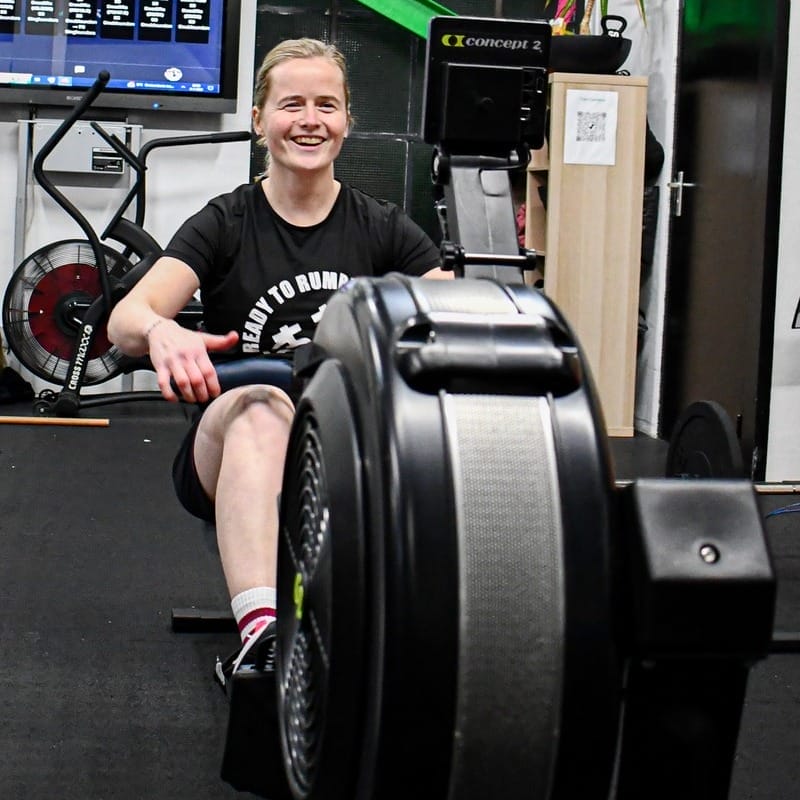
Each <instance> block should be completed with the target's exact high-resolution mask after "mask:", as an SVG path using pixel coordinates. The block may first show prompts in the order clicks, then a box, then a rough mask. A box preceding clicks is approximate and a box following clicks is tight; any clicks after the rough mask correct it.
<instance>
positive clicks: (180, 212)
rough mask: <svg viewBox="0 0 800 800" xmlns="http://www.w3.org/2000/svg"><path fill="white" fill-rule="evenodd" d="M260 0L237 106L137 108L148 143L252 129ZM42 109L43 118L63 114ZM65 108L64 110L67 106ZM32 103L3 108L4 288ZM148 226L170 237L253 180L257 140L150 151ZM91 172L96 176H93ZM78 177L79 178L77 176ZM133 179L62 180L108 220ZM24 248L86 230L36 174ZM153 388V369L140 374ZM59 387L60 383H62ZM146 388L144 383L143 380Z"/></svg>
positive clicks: (0, 209) (245, 47) (246, 27)
mask: <svg viewBox="0 0 800 800" xmlns="http://www.w3.org/2000/svg"><path fill="white" fill-rule="evenodd" d="M255 18H256V0H242V14H241V43H240V56H239V102H238V106H237V110H236V112H235V113H233V114H222V115H208V114H191V113H178V112H173V113H171V114H170V115H163V116H162V115H159V114H158V112H131V113H130V115H129V117H128V120H127V121H128V122H130V123H133V124H141V125H143V132H142V143H144V142H146V141H148V140H150V139H154V138H159V137H163V136H171V135H185V134H191V133H201V132H207V131H217V130H247V129H249V128H250V107H251V98H252V86H253V51H254V43H255ZM58 113H59V112H58V111H56V112H54V114H53V115H51V114H49V113H48V112H47V111H42V112H40V114H39V117H40V118H42V119H46V118H51V116H53V117H55V115H56V114H58ZM60 113H61V114H62V115H63V114H64V112H60ZM28 114H29V112H28V108H27V107H26V106H19V107H14V106H5V107H3V108H0V179H1V180H2V185H3V189H4V191H3V192H0V294H2V293H4V292H5V287H6V285H7V283H8V281H9V279H10V278H11V275H12V274H13V271H14V269H15V268H16V266H17V264H15V263H14V262H15V259H14V228H15V224H14V223H15V213H16V205H17V203H16V195H17V163H18V159H17V147H18V138H19V137H18V127H19V126H18V123H17V120H18V119H23V120H24V119H28ZM148 166H149V168H148V172H147V187H148V194H147V217H146V221H145V226H146V228H147V229H148V230H149V231H150V233H152V234H153V235H154V236H155V237H156V239H157V240H158V241H159V242H161V243H162V244H166V243H167V241H168V239H169V238H170V236H171V235H172V233H173V232H174V230H175V229H176V228H177V227H178V225H179V224H180V223H181V222H182V221H183V220H184V219H185V218H186V217H187V216H188V215H189V214H191V213H192V212H194V211H196V210H198V209H199V208H200V207H201V206H202V205H203V204H204V203H205V201H206V200H208V199H209V198H211V197H213V196H215V195H217V194H220V193H221V192H225V191H228V190H229V189H232V188H233V187H234V186H236V185H238V184H241V183H245V182H247V181H248V180H249V170H250V144H249V142H236V143H233V144H224V145H199V146H194V147H184V148H167V149H164V150H155V151H153V153H152V156H151V157H150V158H149V159H148ZM89 179H90V180H91V177H90V178H89ZM73 183H74V181H73ZM126 188H127V186H126V185H120V186H119V188H115V187H109V186H108V184H105V185H104V186H103V188H93V187H91V186H89V187H85V186H84V187H75V186H68V185H66V184H65V185H59V189H60V190H61V191H62V192H63V193H64V194H65V195H66V196H67V197H68V198H69V199H70V200H71V201H72V202H73V203H74V204H75V205H76V206H77V207H78V208H79V209H80V211H81V213H82V214H84V216H85V217H86V218H87V219H88V220H89V222H90V223H91V224H92V226H93V227H94V228H95V229H96V230H98V232H99V231H102V230H103V229H104V228H105V225H106V223H107V222H108V221H109V220H110V218H111V216H112V214H113V212H114V211H115V209H116V207H117V206H118V204H119V202H120V201H121V199H122V197H123V196H124V194H125V189H126ZM24 227H25V233H24V243H23V245H22V246H23V252H24V253H25V254H30V253H32V252H33V251H34V250H35V249H36V248H38V247H41V246H43V245H45V244H48V243H51V242H54V241H56V240H58V239H60V238H64V237H71V236H75V237H76V238H83V235H82V233H81V232H80V229H79V228H78V227H77V225H76V224H75V223H74V222H72V221H71V220H70V219H69V217H68V216H67V215H66V214H65V213H64V212H63V211H62V210H61V209H59V208H58V207H57V206H56V205H55V204H54V202H53V201H52V200H51V198H50V197H49V196H47V195H46V193H45V192H43V190H42V189H41V188H39V187H38V186H37V185H35V183H33V181H32V179H31V182H30V183H29V185H28V188H27V214H26V219H25V226H24ZM8 360H9V364H10V365H11V366H14V367H15V368H17V369H19V370H20V371H21V372H22V373H23V374H24V375H25V377H26V378H28V379H29V380H31V382H32V383H33V384H34V387H35V388H36V390H37V391H38V390H39V389H41V388H43V387H44V386H46V385H47V384H45V383H44V382H42V381H40V380H39V379H34V378H33V377H32V376H31V375H29V374H28V373H27V371H26V370H24V369H21V368H20V365H19V363H18V362H17V361H16V360H15V359H14V358H13V356H9V359H8ZM137 379H141V380H143V381H144V383H145V384H147V385H146V387H145V386H143V387H142V388H150V384H151V381H149V380H147V377H146V376H137ZM118 385H119V382H118V381H110V382H107V383H105V384H103V385H102V386H99V387H97V391H100V390H102V391H115V390H116V389H117V388H118ZM56 388H58V387H56ZM137 388H138V385H137Z"/></svg>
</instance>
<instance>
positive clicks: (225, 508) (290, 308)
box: [108, 39, 450, 716]
mask: <svg viewBox="0 0 800 800" xmlns="http://www.w3.org/2000/svg"><path fill="white" fill-rule="evenodd" d="M252 114H253V117H252V118H253V128H254V130H255V132H256V133H257V134H258V136H259V137H260V139H261V141H262V142H263V144H264V145H266V147H267V148H268V150H269V153H270V165H269V174H268V175H267V176H266V177H264V178H263V179H261V180H259V181H257V182H255V183H250V184H246V185H243V186H239V187H238V188H236V189H234V190H233V191H231V192H228V193H227V194H224V195H220V196H219V197H216V198H214V199H213V200H211V201H210V202H209V203H208V204H207V205H206V206H205V207H204V208H203V209H201V210H200V211H199V212H198V213H197V214H195V215H194V216H192V217H190V218H189V219H188V220H187V221H186V222H185V223H184V224H183V225H182V226H181V227H180V229H179V230H178V232H177V233H176V234H175V235H174V236H173V238H172V241H171V242H170V243H169V245H168V246H167V248H166V250H165V251H164V253H163V255H162V257H161V258H160V259H159V260H158V261H157V262H156V263H155V264H154V265H153V267H152V268H151V269H150V270H149V272H147V273H146V274H145V275H144V276H143V277H142V279H141V280H140V281H139V283H137V284H136V285H135V286H134V287H133V289H132V290H131V291H130V293H129V294H128V295H127V296H126V297H125V298H124V299H123V300H122V301H121V302H120V303H119V304H118V305H117V306H116V307H115V309H114V311H113V313H112V315H111V317H110V319H109V322H108V334H109V337H110V339H111V340H112V341H113V342H114V343H115V344H116V345H117V346H118V347H119V348H120V349H121V350H122V351H123V352H125V353H126V354H128V355H144V354H145V353H148V354H149V356H150V360H151V362H152V364H153V366H154V368H155V370H156V374H157V376H158V383H159V387H160V388H161V391H162V393H163V395H164V396H165V397H166V398H167V399H168V400H176V399H177V398H178V396H180V397H182V398H183V399H184V400H187V401H189V402H197V403H199V404H202V406H203V411H202V414H200V415H199V416H198V418H197V419H196V421H195V423H194V425H193V426H192V427H191V429H190V430H189V431H188V432H187V435H186V438H185V439H184V441H183V443H182V445H181V447H180V449H179V452H178V454H177V456H176V459H175V463H174V469H173V477H174V482H175V488H176V492H177V494H178V498H179V500H180V501H181V503H182V504H183V505H184V506H185V507H186V509H187V510H188V511H189V512H191V513H192V514H194V515H195V516H198V517H200V518H202V519H205V520H207V521H209V522H214V523H215V524H216V530H217V539H218V542H219V552H220V556H221V558H222V567H223V571H224V573H225V578H226V581H227V585H228V590H229V592H230V595H231V606H232V609H233V612H234V616H235V617H236V620H237V623H238V625H239V630H240V632H241V636H242V642H243V645H242V649H241V651H240V652H239V653H238V655H236V656H235V657H233V658H231V659H229V661H228V662H226V666H225V667H224V668H223V667H221V668H220V669H221V672H222V674H223V675H225V676H226V679H227V675H230V674H231V671H235V670H236V669H238V668H239V667H240V666H242V665H243V664H247V663H256V662H255V658H256V650H257V649H261V648H262V644H263V646H264V647H267V646H269V644H270V642H272V641H274V625H272V624H271V622H272V620H273V618H274V616H275V608H276V598H275V588H274V587H275V564H276V556H277V535H278V520H277V508H278V503H277V496H278V493H279V491H280V488H281V484H282V479H283V465H284V459H285V454H286V446H287V441H288V436H289V430H290V426H291V424H292V419H293V416H294V404H293V399H294V398H293V397H290V396H289V394H287V393H286V392H285V391H284V390H283V389H282V388H280V387H278V386H274V385H268V384H251V385H246V386H238V387H236V388H232V389H229V390H227V391H225V392H222V391H221V387H220V385H219V380H218V377H217V373H216V370H215V368H214V365H213V363H212V361H211V357H210V356H211V355H212V354H214V353H217V352H219V351H224V355H225V357H226V358H230V357H235V356H238V355H248V356H250V355H252V356H254V357H258V356H273V357H274V356H278V357H280V358H282V359H291V358H292V355H293V353H294V352H295V350H296V348H298V347H299V346H302V345H305V344H308V343H310V342H311V339H312V337H313V336H314V333H315V331H316V327H317V324H318V323H319V321H320V319H321V317H322V314H323V312H324V310H325V307H326V304H327V302H328V299H329V298H330V296H331V295H332V294H333V293H334V292H335V291H336V290H337V289H338V288H339V287H340V286H342V285H343V284H344V283H346V282H347V281H348V280H349V279H350V278H352V277H355V276H380V275H385V274H387V273H389V272H402V273H405V274H406V275H409V276H417V277H419V276H422V277H431V278H438V277H450V273H443V272H442V271H441V270H440V269H439V250H438V248H437V247H436V246H435V245H434V244H433V242H432V241H431V240H430V239H429V238H428V237H427V236H426V235H425V233H424V232H423V231H422V230H421V229H420V228H419V227H418V226H417V225H416V224H415V223H414V222H413V221H412V220H411V219H410V218H409V217H408V216H407V215H406V214H405V213H404V212H403V211H402V209H400V208H399V207H398V206H396V205H394V204H392V203H389V202H385V201H381V200H377V199H375V198H373V197H371V196H369V195H367V194H366V193H364V192H362V191H359V190H358V189H356V188H355V187H352V186H349V185H347V184H345V183H342V182H341V181H339V180H337V179H336V178H335V177H334V161H335V159H336V157H337V156H338V155H339V152H340V150H341V149H342V145H343V143H344V140H345V137H346V136H347V132H348V128H349V125H350V122H351V117H350V93H349V90H348V87H347V72H346V68H345V63H344V59H343V57H342V55H341V53H340V52H339V51H338V50H337V49H336V48H334V47H332V46H330V45H327V44H324V43H322V42H319V41H316V40H312V39H294V40H287V41H284V42H281V43H280V44H279V45H277V46H276V47H275V48H273V50H271V51H270V52H269V53H268V54H267V56H266V58H265V59H264V62H263V64H262V65H261V68H260V70H259V72H258V76H257V82H256V87H255V93H254V105H253V112H252ZM198 289H199V290H200V298H201V300H202V304H203V326H204V327H203V330H189V329H187V328H182V327H181V326H180V325H178V324H177V323H176V322H175V319H174V318H175V316H176V315H177V314H178V312H179V311H180V310H181V309H182V308H183V307H184V306H185V305H186V303H187V302H188V301H189V300H190V298H191V297H192V296H193V295H194V293H195V292H196V291H197V290H198ZM257 643H261V644H257ZM226 672H227V675H226ZM267 716H268V715H267Z"/></svg>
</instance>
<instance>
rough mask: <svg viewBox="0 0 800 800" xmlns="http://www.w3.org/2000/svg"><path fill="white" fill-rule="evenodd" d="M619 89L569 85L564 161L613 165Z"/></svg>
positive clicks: (615, 155) (615, 149) (567, 162)
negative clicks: (571, 86) (617, 91)
mask: <svg viewBox="0 0 800 800" xmlns="http://www.w3.org/2000/svg"><path fill="white" fill-rule="evenodd" d="M618 100H619V95H618V94H617V93H616V92H595V91H590V90H583V89H568V90H567V104H566V112H565V119H564V163H565V164H597V165H600V166H608V167H611V166H613V165H614V164H615V163H616V158H617V104H618Z"/></svg>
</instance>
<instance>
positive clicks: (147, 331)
mask: <svg viewBox="0 0 800 800" xmlns="http://www.w3.org/2000/svg"><path fill="white" fill-rule="evenodd" d="M162 322H166V318H165V317H159V318H158V319H157V320H155V321H154V322H151V323H150V324H149V325H148V326H147V328H145V331H144V333H143V334H142V335H143V336H144V340H145V341H146V342H149V341H150V334H151V333H152V332H153V328H155V327H156V325H160V324H161V323H162Z"/></svg>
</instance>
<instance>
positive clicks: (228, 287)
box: [164, 184, 439, 354]
mask: <svg viewBox="0 0 800 800" xmlns="http://www.w3.org/2000/svg"><path fill="white" fill-rule="evenodd" d="M164 254H165V255H168V256H173V257H175V258H178V259H180V260H181V261H183V262H185V263H186V264H188V265H189V266H190V267H191V268H192V269H193V270H194V271H195V272H196V273H197V276H198V278H199V280H200V299H201V301H202V303H203V315H204V326H205V328H206V330H208V331H209V332H210V333H220V334H221V333H227V332H228V331H230V330H235V331H237V332H238V333H239V336H240V342H239V349H240V351H241V352H242V353H245V354H247V353H263V354H275V353H285V352H288V351H289V350H291V349H293V348H294V347H297V346H298V345H301V344H306V343H308V342H309V341H310V340H311V337H312V335H313V332H314V330H315V328H316V326H317V323H318V322H319V319H320V316H321V315H322V312H323V310H324V309H325V304H326V303H327V301H328V298H329V297H330V295H331V293H332V292H334V291H336V290H337V289H338V288H339V287H340V286H342V284H344V283H345V282H346V281H347V280H349V279H350V278H351V277H354V276H357V275H385V274H386V273H388V272H404V273H406V274H408V275H422V274H424V273H425V272H427V271H428V270H429V269H432V268H433V267H435V266H437V265H438V263H439V251H438V250H437V248H436V246H435V245H434V244H433V242H432V241H431V240H430V239H429V238H428V236H427V235H426V234H425V233H424V232H423V231H422V229H421V228H419V227H418V226H417V225H416V224H415V223H414V222H413V221H412V220H411V219H409V217H408V216H407V215H406V214H405V213H404V212H403V211H402V210H401V209H400V208H399V207H398V206H396V205H394V204H392V203H388V202H384V201H380V200H376V199H375V198H373V197H370V196H369V195H367V194H364V193H363V192H361V191H359V190H357V189H354V188H353V187H350V186H347V185H344V184H342V187H341V190H340V192H339V196H338V197H337V199H336V202H335V204H334V206H333V208H332V209H331V212H330V214H329V215H328V217H327V218H326V219H325V220H324V221H323V222H320V223H319V224H317V225H312V226H310V227H304V228H299V227H297V226H295V225H290V224H289V223H288V222H286V221H285V220H284V219H282V218H281V217H279V216H278V215H277V214H276V213H275V212H274V211H273V209H272V207H271V206H270V204H269V202H268V201H267V198H266V196H265V195H264V191H263V188H262V187H261V185H260V184H248V185H244V186H240V187H238V188H237V189H235V190H234V191H232V192H230V193H228V194H224V195H221V196H219V197H217V198H215V199H213V200H211V201H210V202H209V203H208V205H207V206H205V208H203V209H202V210H201V211H199V212H198V213H197V214H195V215H194V216H193V217H191V218H190V219H188V220H187V221H186V222H185V223H184V224H183V225H182V226H181V228H180V229H179V230H178V232H177V233H176V234H175V236H173V238H172V240H171V241H170V243H169V245H168V246H167V248H166V250H165V251H164Z"/></svg>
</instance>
